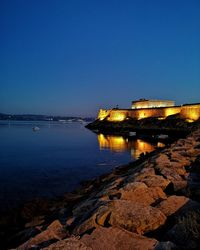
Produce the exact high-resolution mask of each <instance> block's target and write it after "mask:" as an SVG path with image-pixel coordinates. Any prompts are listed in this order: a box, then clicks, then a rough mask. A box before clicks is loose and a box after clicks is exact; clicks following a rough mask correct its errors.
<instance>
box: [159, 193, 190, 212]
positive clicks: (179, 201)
mask: <svg viewBox="0 0 200 250" xmlns="http://www.w3.org/2000/svg"><path fill="white" fill-rule="evenodd" d="M188 202H189V199H188V198H186V197H185V196H176V195H172V196H169V197H168V198H167V200H164V201H162V202H160V204H158V205H157V208H158V209H160V211H162V212H163V213H164V214H165V215H166V216H170V215H172V214H174V213H176V212H177V211H178V210H179V209H181V208H182V207H183V206H184V205H186V204H187V203H188Z"/></svg>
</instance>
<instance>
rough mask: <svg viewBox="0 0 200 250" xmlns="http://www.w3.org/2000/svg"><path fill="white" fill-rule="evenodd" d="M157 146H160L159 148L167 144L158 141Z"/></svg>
mask: <svg viewBox="0 0 200 250" xmlns="http://www.w3.org/2000/svg"><path fill="white" fill-rule="evenodd" d="M157 147H158V148H163V147H165V144H164V143H162V142H158V143H157Z"/></svg>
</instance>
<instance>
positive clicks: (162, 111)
mask: <svg viewBox="0 0 200 250" xmlns="http://www.w3.org/2000/svg"><path fill="white" fill-rule="evenodd" d="M179 113H180V116H181V118H183V119H189V120H193V121H195V120H198V119H199V118H200V104H196V105H186V106H176V107H163V108H148V109H132V110H131V109H110V110H104V109H100V111H99V114H98V119H100V120H103V119H105V118H106V117H107V118H106V119H107V120H108V121H116V122H117V121H123V120H125V119H126V118H127V117H131V118H136V119H143V118H148V117H157V118H166V117H167V116H170V115H175V114H179Z"/></svg>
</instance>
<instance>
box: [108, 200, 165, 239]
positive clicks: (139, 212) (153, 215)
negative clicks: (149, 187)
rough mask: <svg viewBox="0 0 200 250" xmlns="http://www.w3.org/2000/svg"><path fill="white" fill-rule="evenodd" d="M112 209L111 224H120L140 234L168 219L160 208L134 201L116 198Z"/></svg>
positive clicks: (155, 227) (151, 229) (157, 226)
mask: <svg viewBox="0 0 200 250" xmlns="http://www.w3.org/2000/svg"><path fill="white" fill-rule="evenodd" d="M110 210H111V214H110V218H109V220H108V223H109V224H110V225H113V226H120V227H122V228H124V229H127V230H129V231H132V232H135V233H138V234H144V233H147V232H150V231H153V230H155V229H157V228H159V227H160V226H161V225H163V224H164V223H165V221H166V216H165V215H164V214H163V213H162V212H161V211H160V210H159V209H157V208H154V207H151V206H144V205H142V204H139V203H133V202H132V201H125V200H115V201H113V202H112V204H111V207H110Z"/></svg>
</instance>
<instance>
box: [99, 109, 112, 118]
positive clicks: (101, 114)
mask: <svg viewBox="0 0 200 250" xmlns="http://www.w3.org/2000/svg"><path fill="white" fill-rule="evenodd" d="M109 113H110V110H106V109H100V110H99V114H98V119H99V120H100V121H102V120H104V119H105V118H106V117H107V116H108V115H109Z"/></svg>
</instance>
